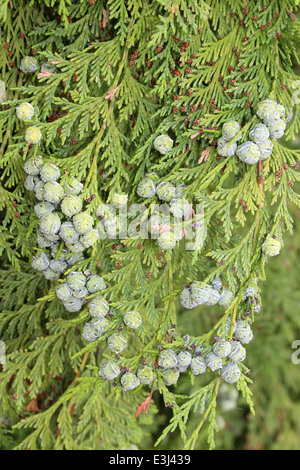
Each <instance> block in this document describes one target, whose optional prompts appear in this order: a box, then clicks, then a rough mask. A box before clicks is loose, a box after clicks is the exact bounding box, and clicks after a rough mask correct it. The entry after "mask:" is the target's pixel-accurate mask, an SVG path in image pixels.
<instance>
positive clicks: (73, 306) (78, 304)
mask: <svg viewBox="0 0 300 470" xmlns="http://www.w3.org/2000/svg"><path fill="white" fill-rule="evenodd" d="M63 305H64V307H65V309H66V310H67V311H68V312H72V313H74V312H79V311H80V310H81V308H82V305H83V301H82V300H81V299H76V298H75V297H73V298H71V299H69V300H67V301H65V302H63Z"/></svg>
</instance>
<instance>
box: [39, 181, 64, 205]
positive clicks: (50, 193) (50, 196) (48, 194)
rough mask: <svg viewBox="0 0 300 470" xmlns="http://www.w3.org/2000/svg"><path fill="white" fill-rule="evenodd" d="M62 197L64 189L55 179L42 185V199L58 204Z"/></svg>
mask: <svg viewBox="0 0 300 470" xmlns="http://www.w3.org/2000/svg"><path fill="white" fill-rule="evenodd" d="M63 197H64V190H63V187H62V185H61V184H59V183H57V181H48V183H45V185H44V199H45V201H47V202H51V203H52V204H58V203H59V202H60V201H61V200H62V198H63Z"/></svg>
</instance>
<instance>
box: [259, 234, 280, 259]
mask: <svg viewBox="0 0 300 470" xmlns="http://www.w3.org/2000/svg"><path fill="white" fill-rule="evenodd" d="M280 250H281V243H280V241H279V240H276V239H275V238H267V240H266V241H265V242H264V243H263V245H262V251H263V252H264V253H265V254H266V255H267V256H277V255H279V253H280Z"/></svg>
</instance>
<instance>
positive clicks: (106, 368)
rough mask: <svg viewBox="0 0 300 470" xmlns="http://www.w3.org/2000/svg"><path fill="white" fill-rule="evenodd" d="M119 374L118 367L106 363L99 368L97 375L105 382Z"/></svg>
mask: <svg viewBox="0 0 300 470" xmlns="http://www.w3.org/2000/svg"><path fill="white" fill-rule="evenodd" d="M120 373H121V370H120V367H119V366H118V364H117V363H116V362H114V361H107V362H105V363H104V364H102V366H101V367H100V372H99V375H100V376H101V377H102V378H103V379H105V380H114V379H115V378H117V377H118V376H119V375H120Z"/></svg>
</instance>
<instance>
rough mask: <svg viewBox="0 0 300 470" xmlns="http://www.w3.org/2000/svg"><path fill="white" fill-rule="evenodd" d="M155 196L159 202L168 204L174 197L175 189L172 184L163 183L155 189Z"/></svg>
mask: <svg viewBox="0 0 300 470" xmlns="http://www.w3.org/2000/svg"><path fill="white" fill-rule="evenodd" d="M156 194H157V196H158V198H159V199H160V200H162V201H167V202H169V201H171V200H172V199H173V198H175V197H176V188H175V186H174V184H173V183H170V182H169V181H163V182H162V183H159V185H158V186H157V187H156Z"/></svg>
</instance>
